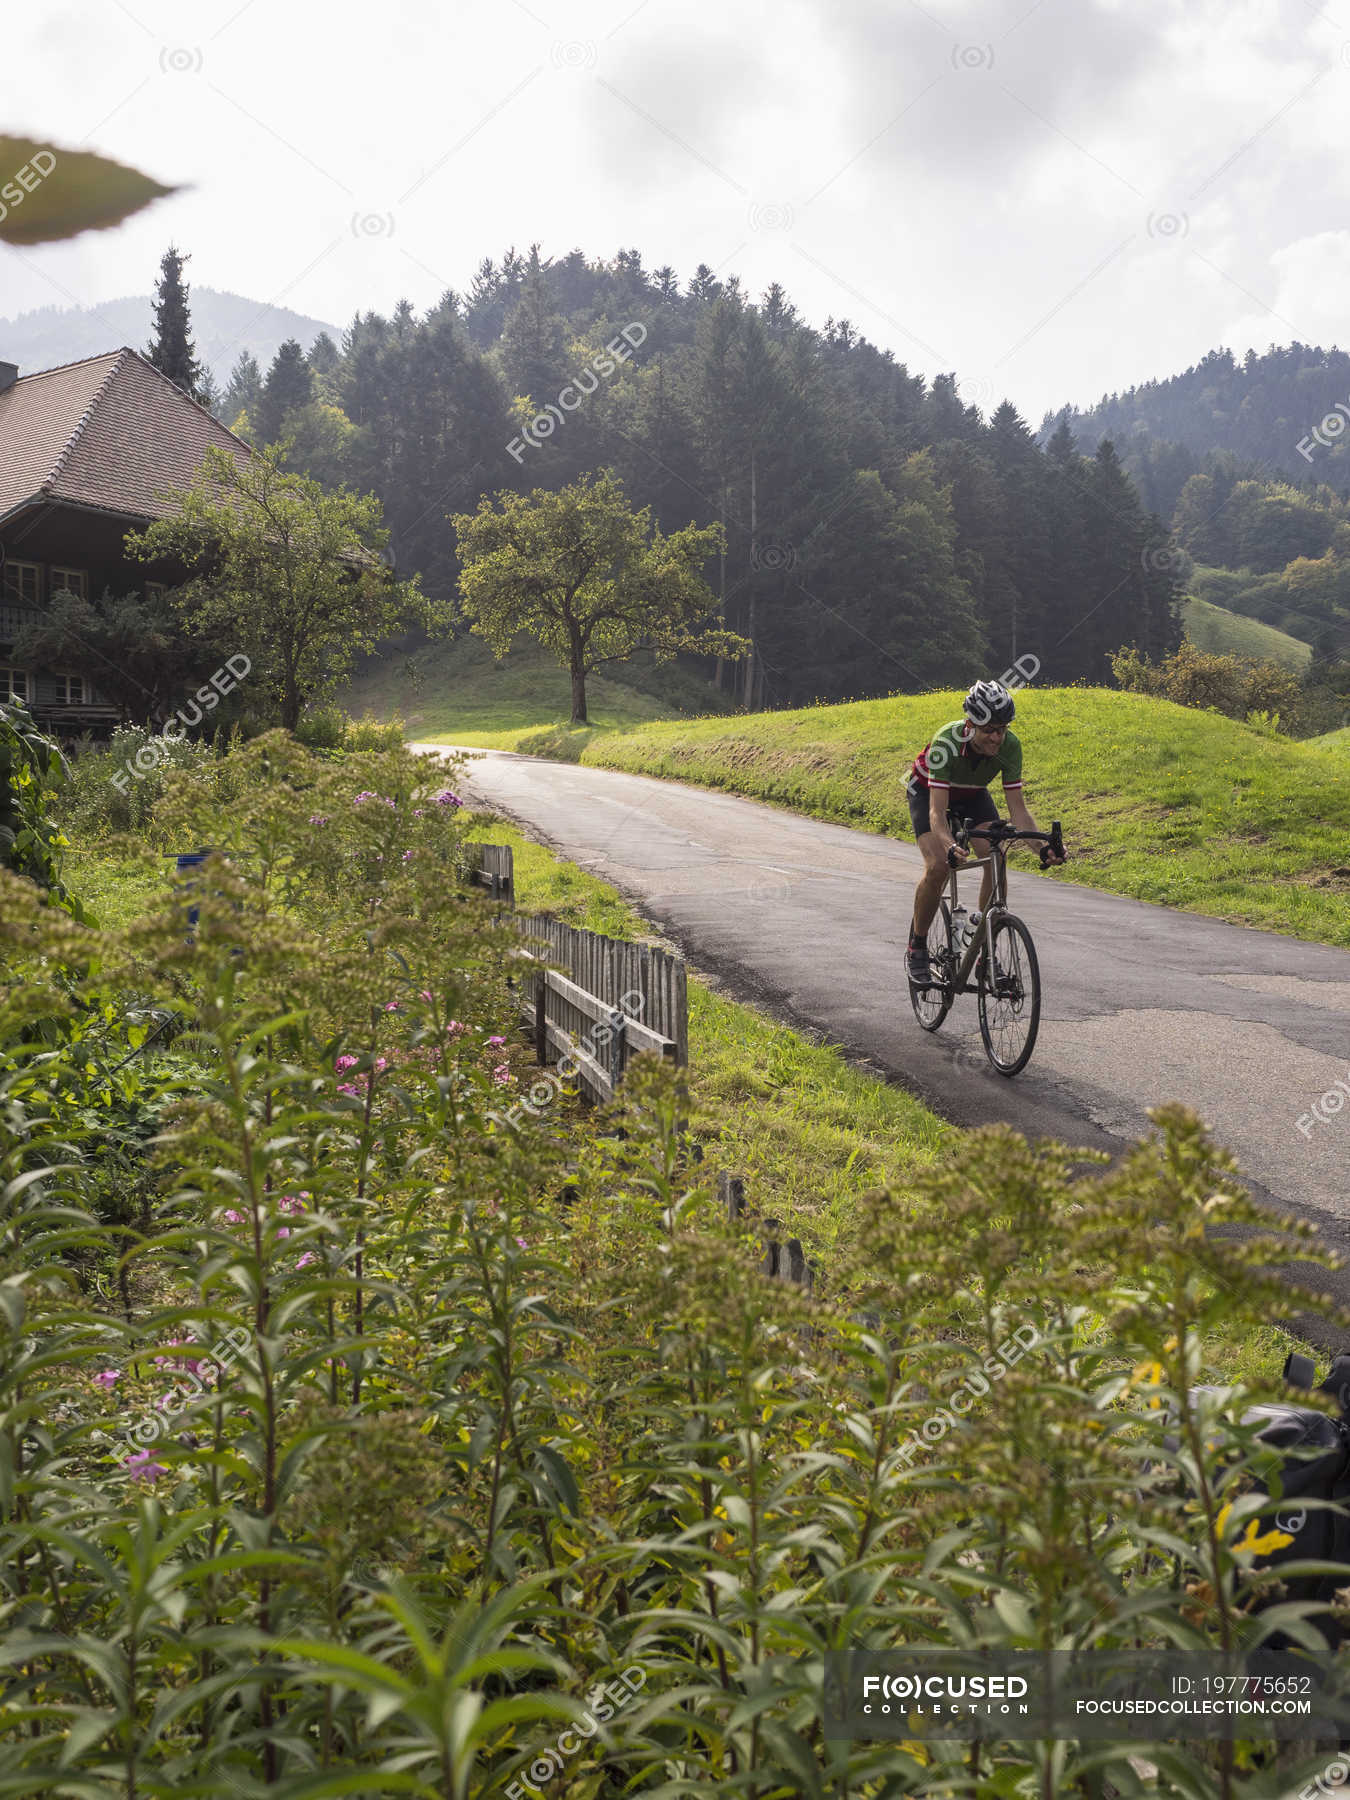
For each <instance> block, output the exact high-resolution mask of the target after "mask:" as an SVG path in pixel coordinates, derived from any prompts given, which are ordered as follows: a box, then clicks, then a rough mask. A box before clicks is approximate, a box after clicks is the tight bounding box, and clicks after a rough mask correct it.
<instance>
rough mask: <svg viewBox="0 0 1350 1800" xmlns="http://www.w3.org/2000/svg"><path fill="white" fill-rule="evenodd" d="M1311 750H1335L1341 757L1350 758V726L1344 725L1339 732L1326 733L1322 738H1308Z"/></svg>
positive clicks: (1308, 747)
mask: <svg viewBox="0 0 1350 1800" xmlns="http://www.w3.org/2000/svg"><path fill="white" fill-rule="evenodd" d="M1305 747H1306V748H1307V749H1309V750H1322V751H1326V750H1334V751H1335V752H1336V753H1337V755H1339V756H1350V725H1343V726H1342V727H1341V729H1340V730H1339V731H1324V732H1323V733H1322V735H1321V737H1315V738H1308V739H1307V742H1306V746H1305Z"/></svg>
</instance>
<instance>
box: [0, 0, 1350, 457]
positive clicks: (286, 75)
mask: <svg viewBox="0 0 1350 1800" xmlns="http://www.w3.org/2000/svg"><path fill="white" fill-rule="evenodd" d="M5 61H6V64H7V73H8V74H9V75H10V77H11V79H10V80H9V81H7V82H6V84H5V85H6V90H7V91H6V95H5V115H4V119H3V127H2V128H3V129H8V130H15V131H25V132H31V133H33V134H36V135H39V136H42V137H44V138H47V139H50V140H52V141H54V142H56V143H57V144H58V146H59V145H61V144H65V145H67V146H72V147H73V146H76V145H78V146H81V147H86V148H90V149H96V150H99V151H102V152H105V153H106V154H108V155H111V156H114V157H117V158H119V159H121V160H124V161H127V162H131V163H133V164H135V165H136V166H138V167H140V168H143V169H145V170H146V171H147V172H148V173H150V174H153V175H155V176H157V177H159V178H160V179H161V180H162V181H165V182H172V183H181V184H184V185H185V187H186V191H185V192H183V193H181V194H179V195H176V196H175V197H173V198H171V199H169V200H166V201H161V202H160V203H159V204H157V205H156V206H154V207H152V208H150V209H149V210H148V211H147V212H145V213H142V214H141V215H139V217H138V218H136V219H134V220H132V221H131V222H129V223H128V224H126V225H124V226H122V227H121V228H119V229H117V230H114V231H105V232H90V233H86V234H85V235H84V236H83V237H81V238H79V239H76V240H75V241H74V242H73V243H72V244H70V245H68V246H65V247H52V248H46V249H34V250H22V251H18V250H14V249H11V248H8V247H5V246H0V272H2V274H3V281H2V282H0V314H14V313H17V312H21V311H26V310H28V309H29V308H32V307H37V306H45V305H48V304H53V303H55V304H58V305H66V304H72V303H76V302H78V303H79V304H80V305H82V306H95V305H97V303H98V302H99V301H100V300H106V299H112V298H115V297H117V296H119V295H123V294H129V293H136V292H143V291H145V290H147V289H148V287H149V286H150V285H151V283H152V281H153V278H154V276H155V274H156V271H157V266H158V262H159V257H160V253H161V251H162V250H163V248H164V246H165V244H166V243H167V242H169V241H170V239H173V240H175V241H176V242H177V243H178V245H179V246H180V248H182V249H183V250H185V251H188V252H190V253H191V256H192V262H191V264H190V266H189V270H188V275H189V279H190V280H191V281H195V282H200V283H203V284H207V285H210V286H212V287H219V288H227V289H231V290H233V291H235V292H237V293H241V294H246V295H248V296H249V297H250V298H253V299H257V300H258V301H260V302H269V301H276V302H279V303H282V304H285V305H287V306H290V307H293V308H295V309H296V310H298V311H301V312H305V313H310V314H313V315H315V316H317V317H319V318H326V319H330V320H332V321H334V322H335V323H336V324H338V325H339V326H341V325H345V324H346V323H347V322H348V320H349V319H350V318H351V315H352V313H353V312H354V311H356V310H357V309H360V310H362V311H365V310H371V309H373V310H375V311H379V312H384V313H387V312H388V311H389V310H390V309H391V308H392V306H393V305H394V303H395V302H396V301H397V300H398V299H400V298H401V297H404V296H406V297H407V298H408V299H409V300H410V301H411V302H412V304H413V306H414V307H415V308H416V309H417V310H418V311H419V312H420V311H422V310H424V309H425V308H426V307H428V306H430V305H432V304H433V303H434V302H435V301H436V300H437V299H438V298H439V296H440V294H441V293H442V292H443V291H444V290H445V289H446V288H447V287H455V288H458V289H460V290H463V289H465V288H467V286H468V283H469V280H470V277H471V275H472V272H473V269H474V267H475V266H476V265H477V263H478V262H479V261H480V260H481V259H482V257H483V256H485V255H491V256H493V257H494V258H497V257H499V256H500V254H501V252H502V251H503V250H504V249H505V248H506V247H507V246H508V245H511V244H515V245H516V246H517V247H518V248H519V249H520V250H522V251H524V250H525V249H526V248H527V247H528V245H529V244H530V243H531V242H532V241H535V240H537V241H538V242H539V243H540V245H541V247H542V250H543V253H544V254H545V255H546V256H555V257H556V256H561V255H564V254H566V252H567V251H568V250H570V249H572V248H574V247H580V248H581V249H583V250H584V251H585V252H586V253H587V255H589V256H592V257H597V256H603V257H610V256H612V255H613V254H614V252H615V251H616V250H617V249H620V248H636V249H638V250H640V251H641V253H642V257H643V260H644V263H645V264H646V266H647V267H648V268H654V267H657V266H659V265H660V264H662V263H670V264H671V265H673V267H674V268H675V269H676V271H677V272H678V274H679V276H680V278H681V280H682V281H684V280H687V278H688V276H689V275H690V274H691V273H692V272H693V270H694V268H695V266H696V265H697V264H698V263H699V262H700V261H702V262H707V263H709V264H710V265H711V266H713V267H714V268H715V269H716V270H717V271H718V272H719V273H720V274H722V275H723V276H725V275H729V274H731V273H732V272H735V273H737V274H739V275H740V277H741V280H742V284H743V286H744V288H745V290H746V291H747V292H749V293H750V294H752V295H757V294H759V293H761V292H762V291H763V289H764V287H765V286H766V285H767V284H768V283H769V282H770V281H772V280H774V279H777V280H779V281H781V282H782V283H783V285H784V286H785V287H786V289H787V290H788V293H789V294H790V295H791V297H792V298H793V300H794V301H795V302H796V304H797V306H798V308H799V310H800V311H801V313H802V314H803V316H804V317H805V318H806V319H807V320H808V321H809V322H810V323H812V324H816V325H820V324H823V322H824V320H825V319H826V318H827V317H828V316H830V315H834V316H835V317H847V318H849V319H851V320H852V321H853V323H854V324H855V326H856V327H857V328H858V329H859V330H860V331H862V332H863V333H865V335H866V336H868V337H869V338H871V339H872V340H873V341H874V342H875V343H877V344H880V345H882V346H884V347H885V348H887V349H890V350H891V351H893V352H894V354H895V356H896V357H897V358H898V359H899V360H902V361H903V362H905V363H906V364H908V366H909V367H910V368H911V369H912V370H915V371H917V372H920V373H922V374H924V375H925V376H929V377H931V376H932V375H934V374H936V373H939V372H941V371H943V370H955V371H956V373H957V375H958V377H959V378H960V380H961V383H962V392H963V393H964V395H965V396H966V398H968V399H969V400H972V401H974V402H975V403H976V404H979V405H980V406H982V407H983V408H984V409H985V410H986V411H988V410H989V409H990V406H991V405H992V404H996V403H997V401H998V400H999V399H1001V398H1003V397H1004V396H1005V395H1007V396H1008V397H1009V398H1011V399H1012V400H1013V402H1014V403H1015V404H1016V405H1017V406H1018V407H1019V408H1020V409H1021V410H1022V412H1023V413H1024V414H1025V415H1026V416H1027V417H1028V418H1029V419H1030V420H1031V421H1032V422H1033V423H1039V420H1040V416H1041V413H1042V412H1043V410H1044V409H1046V408H1047V407H1051V408H1053V407H1057V406H1059V405H1061V404H1063V403H1064V402H1066V401H1071V402H1073V403H1075V404H1086V403H1090V402H1091V401H1093V400H1095V399H1096V398H1098V397H1099V396H1100V395H1101V394H1102V393H1104V392H1106V391H1107V390H1110V389H1116V388H1121V387H1126V386H1129V385H1130V384H1131V383H1133V382H1136V381H1140V380H1146V379H1148V378H1150V377H1153V376H1164V375H1167V374H1170V373H1173V372H1175V371H1177V370H1179V369H1182V368H1185V367H1186V366H1187V365H1188V364H1190V363H1192V362H1194V361H1196V360H1197V359H1198V358H1199V357H1201V356H1203V355H1204V354H1205V352H1206V351H1208V350H1210V349H1212V348H1213V347H1214V346H1216V345H1218V344H1228V345H1230V346H1231V347H1232V348H1233V349H1234V350H1235V352H1236V353H1237V354H1239V355H1241V353H1242V352H1243V351H1244V350H1245V349H1246V348H1247V346H1248V345H1255V346H1256V348H1257V349H1261V350H1263V349H1265V348H1266V347H1267V346H1268V345H1269V344H1271V343H1288V342H1290V341H1291V340H1293V339H1295V338H1298V339H1301V340H1302V341H1304V342H1311V343H1317V342H1320V343H1322V344H1324V345H1330V344H1333V343H1335V344H1342V345H1344V344H1346V343H1347V342H1348V341H1350V329H1347V323H1346V321H1347V314H1348V313H1350V208H1348V206H1347V201H1348V200H1350V162H1348V160H1347V157H1346V154H1345V148H1344V147H1345V144H1346V141H1347V136H1348V135H1350V132H1348V130H1347V120H1350V0H1330V3H1329V4H1328V5H1327V6H1322V5H1319V4H1317V3H1316V0H923V4H922V5H920V4H919V3H918V0H714V3H713V4H708V3H707V0H703V3H702V4H700V3H699V0H683V3H681V0H381V3H380V4H371V3H370V0H364V3H363V4H361V5H356V4H353V3H352V0H330V3H328V4H322V5H321V4H308V5H302V4H297V3H296V0H244V3H243V4H240V0H174V3H172V4H171V3H170V0H81V3H80V4H62V3H61V0H46V3H44V4H42V5H40V6H34V7H23V8H17V7H16V8H12V9H10V10H9V13H8V16H7V18H6V22H5ZM16 77H18V79H16ZM15 109H17V112H16V111H15ZM110 347H111V346H110ZM3 354H4V346H3V345H0V356H3Z"/></svg>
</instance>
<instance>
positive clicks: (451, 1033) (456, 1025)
mask: <svg viewBox="0 0 1350 1800" xmlns="http://www.w3.org/2000/svg"><path fill="white" fill-rule="evenodd" d="M468 1029H469V1028H468V1026H467V1025H461V1024H460V1022H459V1020H458V1019H451V1021H450V1023H449V1024H448V1025H447V1026H446V1028H445V1035H446V1036H447V1037H459V1036H460V1035H461V1034H462V1033H463V1032H466V1031H467V1030H468Z"/></svg>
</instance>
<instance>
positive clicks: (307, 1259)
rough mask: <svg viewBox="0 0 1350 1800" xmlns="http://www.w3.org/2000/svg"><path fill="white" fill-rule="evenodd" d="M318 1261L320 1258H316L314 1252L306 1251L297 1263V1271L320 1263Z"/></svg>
mask: <svg viewBox="0 0 1350 1800" xmlns="http://www.w3.org/2000/svg"><path fill="white" fill-rule="evenodd" d="M318 1260H319V1259H318V1257H317V1256H315V1254H314V1252H313V1251H312V1250H306V1251H305V1253H304V1255H303V1256H302V1257H301V1258H300V1259H299V1261H298V1262H297V1263H296V1265H295V1266H296V1268H297V1269H303V1268H305V1267H306V1266H307V1265H308V1264H309V1263H312V1262H318Z"/></svg>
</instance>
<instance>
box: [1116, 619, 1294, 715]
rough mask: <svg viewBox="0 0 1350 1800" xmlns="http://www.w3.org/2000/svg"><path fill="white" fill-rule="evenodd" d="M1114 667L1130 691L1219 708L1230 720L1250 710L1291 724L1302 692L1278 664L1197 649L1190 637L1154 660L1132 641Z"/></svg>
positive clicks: (1188, 703) (1120, 681) (1291, 676)
mask: <svg viewBox="0 0 1350 1800" xmlns="http://www.w3.org/2000/svg"><path fill="white" fill-rule="evenodd" d="M1111 672H1112V674H1113V675H1114V676H1115V678H1116V680H1117V682H1119V684H1120V686H1121V687H1122V688H1123V689H1124V690H1125V692H1126V693H1129V694H1151V695H1152V696H1153V697H1154V698H1155V699H1159V700H1173V701H1175V702H1176V704H1177V705H1178V706H1194V707H1200V708H1203V709H1205V710H1206V711H1209V712H1220V713H1222V714H1223V715H1224V717H1225V718H1228V719H1243V720H1245V719H1246V718H1247V717H1248V715H1249V714H1251V713H1259V714H1262V715H1265V717H1266V719H1267V720H1273V721H1274V722H1275V724H1276V727H1277V728H1278V725H1279V721H1280V720H1284V721H1285V722H1286V723H1285V726H1284V729H1285V730H1288V729H1289V723H1288V722H1289V721H1291V720H1293V719H1294V718H1295V716H1296V715H1297V713H1298V710H1299V701H1300V698H1301V695H1302V689H1301V688H1300V685H1299V681H1298V677H1297V676H1295V675H1292V674H1290V672H1289V670H1288V669H1284V668H1281V667H1280V665H1279V663H1276V662H1271V661H1269V660H1268V659H1260V660H1258V659H1256V658H1254V657H1249V656H1221V655H1218V654H1216V653H1214V652H1212V651H1208V650H1199V649H1197V648H1196V646H1195V645H1194V644H1192V643H1190V642H1189V641H1186V642H1183V643H1182V645H1181V647H1180V649H1178V650H1174V651H1173V652H1172V654H1171V655H1170V656H1168V657H1164V659H1163V660H1162V662H1160V663H1151V662H1150V661H1149V660H1148V658H1147V657H1146V656H1144V655H1142V654H1141V653H1140V651H1139V650H1138V649H1137V648H1135V647H1134V646H1131V647H1130V648H1129V649H1120V650H1117V651H1116V653H1115V655H1114V656H1113V657H1112V658H1111Z"/></svg>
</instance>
